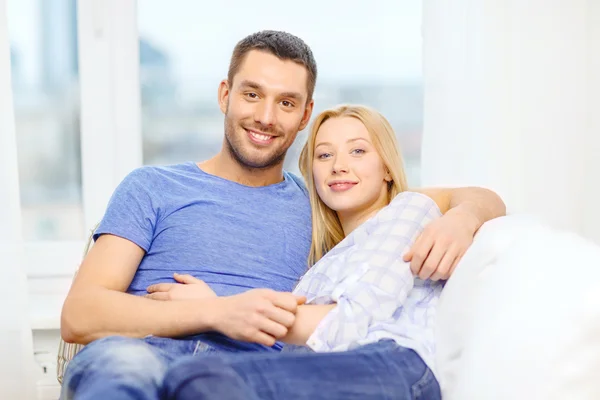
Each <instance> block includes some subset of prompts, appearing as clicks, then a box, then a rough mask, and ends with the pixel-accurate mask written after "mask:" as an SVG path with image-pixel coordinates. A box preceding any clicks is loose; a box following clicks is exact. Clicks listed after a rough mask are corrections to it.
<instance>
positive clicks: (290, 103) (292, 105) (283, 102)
mask: <svg viewBox="0 0 600 400" xmlns="http://www.w3.org/2000/svg"><path fill="white" fill-rule="evenodd" d="M281 104H283V106H284V107H294V104H293V103H292V102H291V101H287V100H284V101H282V102H281Z"/></svg>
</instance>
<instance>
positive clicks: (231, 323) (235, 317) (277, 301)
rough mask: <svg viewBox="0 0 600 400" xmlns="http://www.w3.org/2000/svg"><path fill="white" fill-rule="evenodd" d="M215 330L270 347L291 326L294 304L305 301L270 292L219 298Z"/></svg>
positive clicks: (296, 308)
mask: <svg viewBox="0 0 600 400" xmlns="http://www.w3.org/2000/svg"><path fill="white" fill-rule="evenodd" d="M218 301H219V304H218V306H217V307H219V313H218V316H217V318H216V321H214V323H213V325H214V328H215V330H217V331H218V332H221V333H222V334H224V335H226V336H228V337H230V338H232V339H236V340H243V341H246V342H254V343H259V344H262V345H265V346H273V345H274V344H275V341H276V340H278V339H281V338H283V337H284V336H285V335H286V334H287V333H288V329H289V328H290V327H292V325H294V321H295V320H296V311H297V310H298V305H300V304H304V302H305V301H306V298H304V297H298V296H295V295H293V294H291V293H283V292H276V291H274V290H270V289H253V290H249V291H247V292H245V293H242V294H238V295H234V296H227V297H219V298H218Z"/></svg>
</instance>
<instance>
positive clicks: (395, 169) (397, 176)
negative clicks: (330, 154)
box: [299, 105, 406, 266]
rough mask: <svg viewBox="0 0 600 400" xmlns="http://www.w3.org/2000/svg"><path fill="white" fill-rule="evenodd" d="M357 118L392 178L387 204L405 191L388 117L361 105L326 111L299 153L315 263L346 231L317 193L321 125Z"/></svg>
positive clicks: (401, 169) (312, 259) (398, 151)
mask: <svg viewBox="0 0 600 400" xmlns="http://www.w3.org/2000/svg"><path fill="white" fill-rule="evenodd" d="M340 117H350V118H356V119H358V120H359V121H360V122H362V123H363V125H364V126H365V127H366V128H367V131H368V132H369V135H370V137H371V141H372V143H373V146H374V147H375V150H377V153H379V156H380V157H381V159H382V160H383V164H384V166H385V168H386V169H387V171H389V174H390V176H391V178H392V180H391V182H389V184H388V203H389V202H390V201H391V200H392V199H393V198H394V197H395V196H396V195H397V194H398V193H401V192H403V191H405V190H406V175H405V172H404V163H403V160H402V155H401V154H400V150H399V148H398V141H397V140H396V134H395V133H394V130H393V129H392V126H391V125H390V123H389V122H388V121H387V119H386V118H385V117H384V116H383V115H381V114H380V113H379V112H377V111H375V110H374V109H372V108H370V107H366V106H362V105H340V106H337V107H334V108H330V109H328V110H325V111H323V112H322V113H321V114H319V115H318V116H317V118H316V119H315V121H314V123H313V125H312V128H311V130H310V133H309V136H308V140H307V141H306V144H305V145H304V148H303V149H302V153H301V154H300V161H299V164H300V172H301V173H302V176H303V177H304V180H305V181H306V185H307V187H308V192H309V195H310V205H311V208H312V243H311V246H310V254H309V258H308V264H309V266H312V265H314V264H315V263H316V262H317V261H319V259H321V257H323V255H324V254H325V253H327V252H328V251H329V250H331V249H332V248H333V247H334V246H335V245H337V244H338V243H339V242H341V241H342V239H344V230H343V229H342V224H341V223H340V220H339V218H338V216H337V213H336V212H335V211H333V210H332V209H331V208H329V207H327V206H326V205H325V203H323V201H322V200H321V198H320V197H319V195H318V194H317V189H316V187H315V182H314V178H313V168H312V167H313V161H314V154H315V141H316V137H317V133H318V132H319V129H320V128H321V125H323V123H324V122H325V121H327V120H328V119H331V118H340Z"/></svg>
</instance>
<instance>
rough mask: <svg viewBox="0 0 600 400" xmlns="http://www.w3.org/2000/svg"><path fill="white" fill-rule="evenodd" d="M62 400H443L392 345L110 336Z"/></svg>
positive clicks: (408, 356)
mask: <svg viewBox="0 0 600 400" xmlns="http://www.w3.org/2000/svg"><path fill="white" fill-rule="evenodd" d="M285 350H288V349H285ZM194 356H195V357H194ZM60 398H61V400H68V399H75V400H95V399H111V400H125V399H132V400H133V399H136V400H146V399H184V400H185V399H219V400H221V399H223V400H227V399H249V400H250V399H304V398H310V399H320V398H323V399H338V398H339V399H349V400H350V399H365V400H368V399H428V400H429V399H431V400H437V399H439V398H440V394H439V386H438V384H437V381H436V380H435V378H434V377H433V374H432V373H431V371H430V370H429V369H428V368H427V367H426V366H425V364H424V363H423V362H422V360H421V358H420V357H419V356H418V355H417V354H416V353H414V352H413V351H412V350H409V349H405V348H402V347H400V346H397V345H396V344H395V343H394V342H391V341H383V342H379V343H376V344H372V345H367V346H363V347H361V348H359V349H356V350H353V351H348V352H341V353H314V352H312V351H310V350H307V348H299V350H297V351H296V350H291V351H289V352H288V351H284V352H281V353H280V352H272V351H259V352H256V351H252V350H250V351H244V350H240V349H239V348H237V347H235V346H232V345H230V344H228V343H226V342H224V343H218V342H217V343H215V341H214V340H213V341H211V342H210V344H207V343H206V341H203V340H199V339H197V338H188V339H185V340H177V339H168V338H158V337H148V338H144V339H132V338H125V337H120V336H111V337H107V338H103V339H99V340H97V341H94V342H92V343H90V344H89V345H87V346H86V347H84V348H83V350H81V352H79V353H78V354H77V355H76V356H75V357H74V358H73V360H72V361H71V362H70V363H69V366H68V368H67V371H66V373H65V377H64V381H63V387H62V393H61V397H60Z"/></svg>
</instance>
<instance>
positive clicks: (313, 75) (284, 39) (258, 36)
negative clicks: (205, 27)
mask: <svg viewBox="0 0 600 400" xmlns="http://www.w3.org/2000/svg"><path fill="white" fill-rule="evenodd" d="M252 50H260V51H265V52H268V53H270V54H273V55H274V56H276V57H278V58H279V59H281V60H290V61H294V62H296V63H298V64H301V65H303V66H304V67H305V68H306V70H307V72H308V79H307V90H308V98H307V101H310V100H311V99H312V97H313V92H314V91H315V84H316V82H317V63H316V61H315V58H314V56H313V53H312V50H311V49H310V47H308V45H307V44H306V43H304V41H303V40H302V39H300V38H299V37H296V36H294V35H292V34H290V33H287V32H281V31H260V32H256V33H253V34H251V35H248V36H246V37H245V38H244V39H242V40H240V41H239V42H238V43H237V45H236V46H235V48H234V49H233V54H232V55H231V62H230V63H229V71H228V73H227V79H228V80H229V84H230V85H231V83H232V82H233V77H234V76H235V74H236V73H237V72H238V70H239V69H240V66H241V65H242V62H243V61H244V58H245V57H246V54H248V53H249V52H250V51H252Z"/></svg>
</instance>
